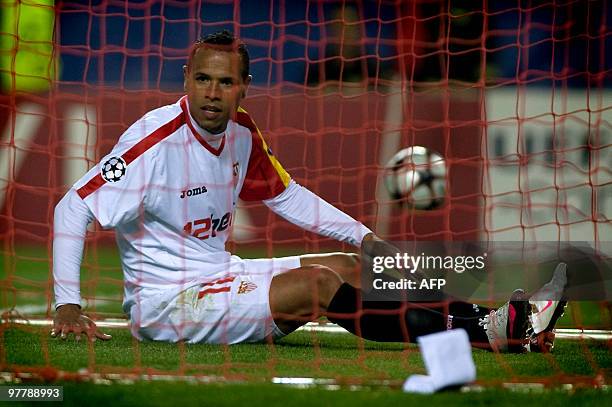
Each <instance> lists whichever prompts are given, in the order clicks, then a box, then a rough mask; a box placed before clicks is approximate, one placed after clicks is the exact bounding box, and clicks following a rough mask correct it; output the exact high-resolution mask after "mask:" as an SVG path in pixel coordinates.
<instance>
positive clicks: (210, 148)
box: [181, 96, 225, 157]
mask: <svg viewBox="0 0 612 407" xmlns="http://www.w3.org/2000/svg"><path fill="white" fill-rule="evenodd" d="M181 109H183V114H185V121H186V122H187V126H188V127H189V130H191V134H193V136H194V137H195V138H196V140H198V141H199V142H200V144H202V146H204V148H206V149H207V150H208V151H210V152H211V153H213V154H214V155H216V156H217V157H218V156H219V155H221V152H222V151H223V147H225V136H223V138H222V139H221V144H220V145H219V148H214V147H213V146H211V145H210V144H208V143H207V142H206V140H204V139H203V138H202V136H200V133H198V131H197V130H196V129H195V127H193V123H191V119H190V118H189V108H188V107H187V96H183V98H182V99H181Z"/></svg>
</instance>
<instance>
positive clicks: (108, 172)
mask: <svg viewBox="0 0 612 407" xmlns="http://www.w3.org/2000/svg"><path fill="white" fill-rule="evenodd" d="M126 170H127V164H126V163H125V160H124V159H123V158H121V157H111V158H109V159H108V160H106V162H105V163H104V164H102V169H101V170H100V173H101V175H102V178H104V181H106V182H117V181H119V180H120V179H121V178H123V176H124V175H125V172H126Z"/></svg>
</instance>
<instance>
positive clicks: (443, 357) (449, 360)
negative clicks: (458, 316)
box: [404, 329, 476, 393]
mask: <svg viewBox="0 0 612 407" xmlns="http://www.w3.org/2000/svg"><path fill="white" fill-rule="evenodd" d="M417 342H418V343H419V348H420V349H421V356H422V357H423V361H424V362H425V369H426V370H427V376H423V375H413V376H411V377H409V378H408V380H406V382H405V383H404V391H413V392H418V393H432V392H434V391H438V390H440V389H442V388H444V387H448V386H457V385H462V384H465V383H469V382H473V381H474V380H476V366H475V365H474V359H472V346H471V345H470V341H469V339H468V335H467V332H465V330H463V329H453V330H450V331H444V332H438V333H435V334H431V335H425V336H421V337H419V338H418V339H417Z"/></svg>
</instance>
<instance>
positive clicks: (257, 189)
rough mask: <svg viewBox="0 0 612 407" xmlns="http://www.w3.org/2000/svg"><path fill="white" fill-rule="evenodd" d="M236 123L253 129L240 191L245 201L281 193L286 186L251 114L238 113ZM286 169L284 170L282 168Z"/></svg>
mask: <svg viewBox="0 0 612 407" xmlns="http://www.w3.org/2000/svg"><path fill="white" fill-rule="evenodd" d="M236 123H238V124H240V125H241V126H244V127H246V128H248V129H249V130H250V131H251V138H252V147H251V156H250V157H249V166H248V168H247V173H246V177H245V179H244V183H243V185H242V190H241V191H240V199H242V200H244V201H261V200H264V199H271V198H274V197H275V196H277V195H279V194H280V193H281V192H283V191H284V190H285V188H286V185H285V183H284V182H283V179H282V178H281V176H280V174H279V172H278V170H277V169H276V168H275V167H274V165H273V164H272V161H271V160H270V157H269V156H268V154H270V153H269V152H267V151H265V149H264V141H263V139H262V138H261V136H260V135H259V130H258V129H257V126H256V125H255V122H254V121H253V119H251V116H249V114H248V113H246V112H241V111H238V112H237V113H236ZM282 171H284V170H282Z"/></svg>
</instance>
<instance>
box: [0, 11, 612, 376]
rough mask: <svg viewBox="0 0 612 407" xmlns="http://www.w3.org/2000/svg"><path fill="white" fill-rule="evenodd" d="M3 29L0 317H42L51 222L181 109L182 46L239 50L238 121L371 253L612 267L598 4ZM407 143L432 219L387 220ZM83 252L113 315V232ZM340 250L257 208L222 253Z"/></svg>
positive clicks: (48, 23) (44, 22) (4, 16)
mask: <svg viewBox="0 0 612 407" xmlns="http://www.w3.org/2000/svg"><path fill="white" fill-rule="evenodd" d="M0 18H1V26H0V78H1V83H2V93H1V94H0V129H1V131H0V252H1V256H2V265H1V267H2V273H1V275H0V276H1V277H2V285H1V287H0V309H2V310H10V309H12V308H16V309H17V310H20V312H22V313H25V314H26V315H42V316H44V315H47V316H49V315H50V314H49V313H50V311H51V303H52V284H51V274H50V271H49V261H50V253H51V250H50V248H51V240H52V228H51V225H52V215H53V208H54V205H55V204H56V203H57V202H58V200H59V199H60V198H61V196H62V195H63V193H64V192H65V191H66V189H67V188H69V187H70V185H71V184H72V183H73V182H74V181H75V180H76V179H78V178H79V177H80V176H81V175H82V174H84V173H85V171H86V170H87V169H88V168H90V167H91V166H92V165H93V164H94V163H95V162H96V161H97V159H98V158H99V157H101V156H102V155H103V154H104V153H105V152H107V151H109V150H110V148H111V147H112V145H113V144H114V143H115V141H116V140H117V138H118V137H119V135H120V134H121V133H122V131H123V130H124V129H126V128H127V127H128V126H129V125H130V124H131V123H132V122H133V121H134V120H136V119H137V118H138V117H140V116H141V115H142V114H143V113H145V112H146V111H148V110H150V109H152V108H154V107H157V106H160V105H163V104H167V103H173V102H174V101H176V100H177V99H178V98H179V97H180V95H181V94H182V86H183V79H182V65H183V64H184V63H185V60H186V56H187V53H188V49H189V46H190V44H191V43H192V42H193V41H194V40H196V39H197V38H199V37H200V36H202V35H205V34H207V33H211V32H214V31H217V30H220V29H224V28H226V29H229V30H231V31H233V32H234V33H236V34H237V35H238V36H240V37H241V38H242V39H243V40H244V41H245V42H246V44H247V45H248V48H249V52H250V54H251V58H252V63H251V73H252V75H253V84H252V86H251V89H250V93H249V96H248V98H247V99H246V101H245V103H244V105H245V108H246V109H247V110H248V111H249V112H250V113H251V115H252V116H253V117H254V119H255V120H256V122H257V124H258V126H259V127H260V129H261V130H262V132H263V133H264V136H265V137H266V138H267V139H268V140H270V142H271V146H272V148H273V149H274V151H275V154H276V155H277V156H278V157H279V159H280V161H281V162H282V163H283V165H284V166H285V168H286V169H287V170H288V171H289V173H290V174H291V175H292V176H293V177H294V178H295V179H296V180H297V181H298V182H300V183H302V184H304V185H306V186H307V187H309V188H310V189H312V190H313V191H315V192H317V193H318V194H319V195H320V196H322V197H324V198H325V199H326V200H328V201H329V202H331V203H333V204H335V205H336V206H338V207H339V208H341V209H343V210H345V211H346V212H347V213H349V214H351V215H352V216H354V217H356V218H357V219H359V220H361V221H363V222H364V223H365V224H367V225H368V226H370V227H372V228H375V229H376V230H377V231H378V232H379V234H380V235H381V236H383V237H385V238H388V239H391V240H411V239H417V240H485V241H519V242H531V241H538V242H540V241H542V242H551V241H552V242H572V241H576V242H578V241H580V242H588V244H590V245H591V246H593V247H595V248H597V249H600V250H603V251H604V253H605V252H606V244H607V249H608V250H609V249H610V246H609V242H610V241H612V225H611V224H610V217H611V216H612V170H611V168H612V125H611V119H612V113H611V112H612V90H611V88H610V86H611V85H612V76H611V75H610V69H611V67H612V53H610V52H609V50H610V49H611V47H612V44H611V43H612V38H611V36H610V30H609V27H610V25H611V23H612V12H611V11H610V5H609V4H608V2H607V1H605V0H593V1H588V0H579V1H570V0H567V1H563V0H554V1H550V0H549V1H544V0H543V1H539V0H532V1H527V0H517V1H509V0H501V1H486V0H483V1H480V2H474V1H467V0H452V1H438V0H419V1H399V0H395V1H392V0H378V1H374V0H372V1H365V0H364V1H351V0H345V1H313V0H292V1H287V0H262V1H242V2H240V1H224V0H211V1H185V2H183V1H170V0H167V1H159V0H140V1H129V2H123V1H110V0H109V1H96V0H90V1H57V2H53V1H50V0H29V1H14V0H1V1H0ZM606 51H608V52H606ZM410 145H422V146H425V147H429V148H431V149H433V150H435V151H438V152H440V153H441V154H442V156H443V157H444V158H445V159H446V160H447V165H448V166H449V168H450V169H449V175H448V197H447V203H446V204H445V205H444V206H443V207H442V208H440V209H438V210H433V211H426V212H423V211H409V210H405V209H400V208H399V207H398V205H396V202H393V201H392V200H391V199H390V198H389V197H388V196H387V194H386V193H385V191H384V188H382V186H381V185H382V183H381V182H380V181H381V180H380V175H381V174H382V170H383V166H384V164H385V163H386V162H387V160H388V159H389V158H390V157H391V156H392V155H393V154H394V153H395V152H397V151H398V150H399V149H401V148H403V147H406V146H410ZM87 247H88V248H87V250H88V256H87V257H86V261H85V264H84V275H85V277H84V290H83V291H84V292H83V294H84V297H85V299H86V300H87V301H88V304H89V305H90V310H93V311H95V310H96V309H98V310H102V311H106V313H107V314H108V315H111V316H118V314H119V313H120V311H119V304H120V300H121V294H120V286H121V272H120V265H119V261H118V258H116V257H115V254H114V253H113V252H112V250H113V235H112V232H108V231H98V233H96V234H92V235H91V237H90V238H89V240H88V246H87ZM337 248H343V249H349V248H348V247H341V246H340V245H338V244H336V243H334V242H331V241H329V240H326V239H322V238H319V237H317V236H314V235H312V234H309V233H305V232H303V231H301V230H299V229H297V228H295V227H293V226H291V225H289V224H287V223H286V222H284V221H282V220H280V219H279V218H277V217H275V215H273V214H271V213H270V212H269V211H267V210H266V209H265V208H264V207H263V206H262V205H259V204H253V205H242V206H241V208H240V211H239V215H238V219H237V220H236V226H235V230H234V232H233V239H232V243H231V244H230V247H229V249H231V250H237V251H238V252H240V253H245V254H252V255H273V254H284V253H288V252H291V253H300V252H316V251H318V250H321V249H325V250H327V249H337ZM108 253H111V254H110V255H109V254H108ZM607 254H608V255H610V252H609V251H608V252H607ZM105 287H106V288H105ZM100 293H102V294H100ZM101 300H105V301H106V302H104V301H101ZM96 301H98V303H96ZM107 303H110V304H111V306H110V307H109V308H108V309H105V308H104V307H102V308H101V309H100V308H99V307H97V305H96V304H98V305H100V304H107ZM28 307H30V308H28ZM594 310H595V311H594V312H595V313H597V314H599V316H600V318H599V319H598V322H597V323H593V325H589V324H586V323H584V321H583V320H582V319H581V318H582V317H581V316H580V315H579V314H577V315H578V317H576V316H574V317H573V318H574V319H573V320H571V321H570V325H571V326H588V327H599V328H601V327H606V326H607V327H608V328H609V322H610V321H609V314H607V313H606V312H607V307H606V306H604V305H601V304H600V305H598V306H596V307H595V308H594ZM576 318H578V319H576ZM581 324H583V325H581ZM608 343H609V342H608ZM605 351H606V352H609V350H608V349H606V350H605ZM5 362H6V359H5ZM608 362H609V360H608ZM6 366H7V365H6V364H5V368H6ZM8 366H10V364H9V365H8ZM599 367H601V366H599ZM604 367H605V366H604ZM608 368H609V365H608Z"/></svg>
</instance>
